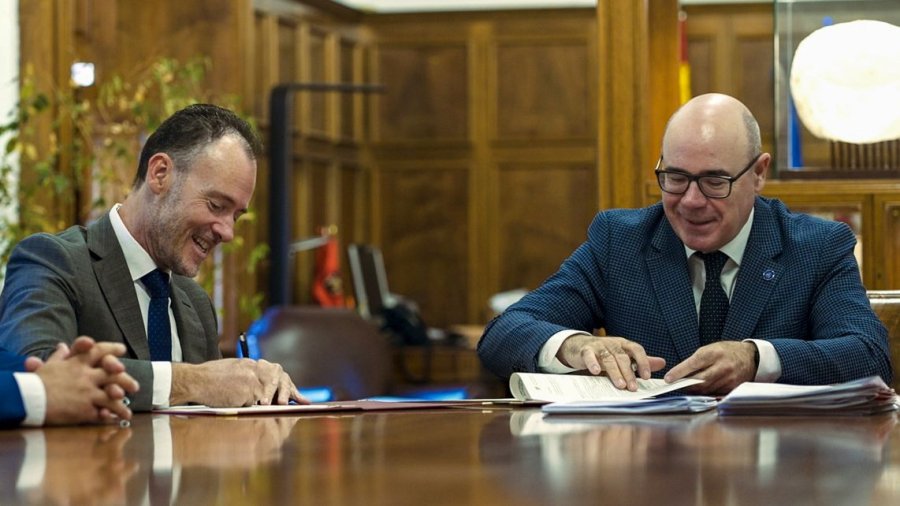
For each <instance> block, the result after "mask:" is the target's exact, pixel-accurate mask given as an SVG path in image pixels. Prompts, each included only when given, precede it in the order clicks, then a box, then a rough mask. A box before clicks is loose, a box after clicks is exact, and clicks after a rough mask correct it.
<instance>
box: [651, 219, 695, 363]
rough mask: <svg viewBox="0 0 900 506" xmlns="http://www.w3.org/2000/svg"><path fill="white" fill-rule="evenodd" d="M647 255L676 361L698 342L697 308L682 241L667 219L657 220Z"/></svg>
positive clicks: (684, 357) (692, 349) (657, 299)
mask: <svg viewBox="0 0 900 506" xmlns="http://www.w3.org/2000/svg"><path fill="white" fill-rule="evenodd" d="M651 244H652V248H651V251H650V254H649V255H648V256H647V270H648V272H649V273H650V282H651V283H652V284H653V293H655V294H656V303H657V305H658V306H659V309H660V312H661V314H662V316H663V318H665V321H666V325H667V326H668V328H669V337H670V338H671V339H672V344H673V345H674V347H675V350H676V351H677V352H678V361H681V360H684V359H686V358H687V357H689V356H691V354H692V353H693V352H694V350H696V349H697V347H698V346H699V344H700V339H699V337H698V326H697V309H696V306H695V305H694V294H693V291H692V288H691V276H690V273H689V272H688V264H687V257H686V256H685V253H684V244H682V242H681V240H680V239H678V236H677V235H675V232H674V231H673V230H672V227H671V226H670V225H669V222H668V221H666V220H665V219H663V220H660V223H659V225H658V226H657V227H656V231H655V232H654V234H653V240H652V242H651Z"/></svg>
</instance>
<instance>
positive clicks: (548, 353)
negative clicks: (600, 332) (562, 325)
mask: <svg viewBox="0 0 900 506" xmlns="http://www.w3.org/2000/svg"><path fill="white" fill-rule="evenodd" d="M579 334H580V335H585V336H589V335H590V334H588V333H587V332H582V331H580V330H560V331H559V332H557V333H556V334H553V335H552V336H550V339H548V340H547V342H546V343H544V346H542V347H541V353H540V355H539V356H538V368H539V369H540V370H541V372H549V373H553V374H566V373H570V372H574V371H577V370H578V369H572V368H571V367H569V366H567V365H565V364H563V363H562V362H560V361H559V359H558V358H556V353H557V352H559V348H560V347H561V346H562V343H563V341H565V340H566V339H567V338H568V337H570V336H574V335H579Z"/></svg>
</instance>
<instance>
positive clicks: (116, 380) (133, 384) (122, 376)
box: [104, 372, 141, 394]
mask: <svg viewBox="0 0 900 506" xmlns="http://www.w3.org/2000/svg"><path fill="white" fill-rule="evenodd" d="M104 384H105V385H117V386H118V387H119V388H121V389H122V390H124V391H126V392H128V393H130V394H133V393H135V392H137V391H138V390H140V389H141V386H140V384H138V382H137V380H135V379H134V378H132V377H131V375H129V374H128V373H126V372H121V373H119V374H116V375H113V376H107V381H106V382H105V383H104Z"/></svg>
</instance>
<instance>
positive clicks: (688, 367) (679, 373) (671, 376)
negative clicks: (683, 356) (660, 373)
mask: <svg viewBox="0 0 900 506" xmlns="http://www.w3.org/2000/svg"><path fill="white" fill-rule="evenodd" d="M708 365H709V364H707V363H706V361H705V360H703V358H702V354H701V351H700V350H697V351H696V352H694V354H693V355H691V356H690V357H688V358H687V360H684V361H682V362H681V363H680V364H677V365H676V366H675V367H673V368H672V369H671V370H670V371H669V372H667V373H666V376H665V381H666V383H672V382H673V381H677V380H680V379H681V378H685V377H687V376H690V375H692V374H694V373H696V372H697V371H700V370H702V369H705V368H706V367H707V366H708Z"/></svg>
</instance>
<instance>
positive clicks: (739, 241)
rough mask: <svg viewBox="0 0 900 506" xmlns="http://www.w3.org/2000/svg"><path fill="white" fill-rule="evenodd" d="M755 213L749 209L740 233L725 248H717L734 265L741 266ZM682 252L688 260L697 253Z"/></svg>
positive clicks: (686, 250) (688, 250)
mask: <svg viewBox="0 0 900 506" xmlns="http://www.w3.org/2000/svg"><path fill="white" fill-rule="evenodd" d="M755 212H756V209H754V208H751V209H750V216H748V217H747V223H744V226H743V227H741V231H740V232H738V234H737V235H736V236H734V239H732V240H731V241H729V242H728V244H726V245H725V246H722V247H721V248H719V251H721V252H722V253H725V254H726V255H728V258H730V259H731V260H732V261H733V262H734V263H736V264H737V265H738V266H740V265H741V260H743V259H744V250H745V249H746V248H747V240H748V239H749V238H750V229H751V228H753V214H754V213H755ZM684 252H685V254H687V257H688V258H691V255H693V254H694V253H696V252H697V250H694V249H691V248H688V247H687V246H685V247H684Z"/></svg>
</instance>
